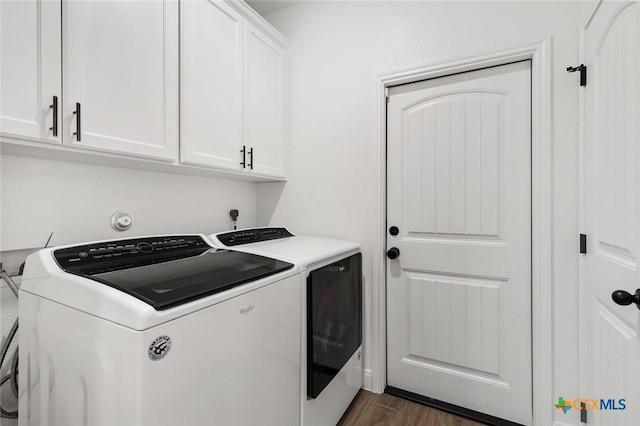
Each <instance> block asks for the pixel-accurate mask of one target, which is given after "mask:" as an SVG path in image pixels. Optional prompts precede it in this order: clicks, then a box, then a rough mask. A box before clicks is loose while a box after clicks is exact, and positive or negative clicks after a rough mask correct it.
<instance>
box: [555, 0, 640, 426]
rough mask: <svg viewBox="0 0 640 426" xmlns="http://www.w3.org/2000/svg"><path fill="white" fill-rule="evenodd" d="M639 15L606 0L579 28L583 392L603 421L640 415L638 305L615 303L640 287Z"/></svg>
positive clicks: (592, 417)
mask: <svg viewBox="0 0 640 426" xmlns="http://www.w3.org/2000/svg"><path fill="white" fill-rule="evenodd" d="M638 22H640V7H639V6H638V5H637V3H635V2H631V1H629V2H624V3H623V2H606V1H605V2H603V3H602V4H601V5H600V7H599V9H598V10H597V13H596V14H595V16H594V17H593V19H592V20H591V22H590V23H589V24H588V26H587V28H586V31H585V34H584V36H585V37H584V41H585V45H584V46H585V51H584V54H585V57H584V63H585V65H587V70H588V74H587V77H588V79H587V86H586V87H585V89H584V90H585V97H584V111H585V117H584V157H583V158H584V161H585V162H584V182H585V186H584V204H583V206H584V224H583V232H585V233H586V235H587V241H588V245H587V254H586V255H583V256H582V257H581V258H582V265H581V266H582V267H581V272H582V278H581V290H582V297H581V305H580V312H581V321H580V325H581V339H580V342H581V355H582V357H581V359H582V362H581V369H580V371H581V375H580V397H581V398H589V399H598V400H600V399H603V400H604V402H603V403H601V402H598V405H600V404H602V405H601V406H599V407H598V408H599V409H595V407H594V406H593V404H592V403H587V407H586V409H587V410H586V414H587V417H588V422H589V424H597V425H607V426H609V425H611V426H615V425H632V424H638V422H639V420H638V419H639V418H640V385H639V383H640V372H639V370H638V368H637V363H638V360H640V342H639V341H638V312H639V311H638V309H636V306H635V305H633V304H631V305H630V306H619V305H617V304H615V303H614V302H613V300H612V293H613V292H614V291H616V290H624V291H627V292H629V293H630V294H633V293H635V291H636V289H637V288H639V287H640V276H639V270H638V259H639V256H640V226H639V225H640V223H639V221H640V207H639V205H638V202H639V201H640V197H639V196H638V191H639V190H640V181H639V179H640V175H639V174H638V167H639V165H640V148H639V146H638V145H639V144H640V139H639V136H640V130H639V127H638V123H639V122H640V110H639V107H638V102H639V101H640V92H639V91H640V85H639V84H638V69H640V68H639V66H640V62H639V60H640V55H639V54H638V49H639V48H640V41H639V40H640V31H639V30H638ZM564 399H565V402H566V401H567V400H569V399H570V398H569V397H568V396H566V395H565V396H564ZM622 399H624V400H625V401H620V400H622ZM610 400H613V401H610ZM612 403H614V404H613V405H612ZM623 406H624V407H623ZM575 408H576V407H573V408H571V409H569V410H568V411H570V410H573V409H575ZM622 408H624V409H622Z"/></svg>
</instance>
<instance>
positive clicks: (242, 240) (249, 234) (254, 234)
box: [216, 228, 293, 247]
mask: <svg viewBox="0 0 640 426" xmlns="http://www.w3.org/2000/svg"><path fill="white" fill-rule="evenodd" d="M216 237H217V238H218V240H220V242H221V243H222V244H224V245H225V246H227V247H232V246H239V245H242V244H250V243H259V242H260V241H269V240H277V239H279V238H289V237H293V234H292V233H291V232H289V230H288V229H287V228H253V229H242V230H239V231H232V232H226V233H224V234H218V235H216Z"/></svg>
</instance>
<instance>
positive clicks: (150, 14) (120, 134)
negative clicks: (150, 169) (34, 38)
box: [63, 0, 178, 160]
mask: <svg viewBox="0 0 640 426" xmlns="http://www.w3.org/2000/svg"><path fill="white" fill-rule="evenodd" d="M63 25H64V26H63V37H64V39H63V48H64V54H63V58H64V67H63V70H64V83H65V85H64V90H65V100H64V103H65V106H66V108H65V119H64V130H65V132H66V133H65V134H64V143H65V144H69V145H73V146H75V147H78V148H89V149H98V150H102V151H111V152H122V153H127V154H133V155H139V156H144V157H152V158H157V159H164V160H175V159H176V157H177V154H178V153H177V150H178V3H177V0H162V1H143V0H135V1H104V0H98V1H90V0H87V1H81V0H78V1H66V2H63ZM78 104H79V105H80V114H78V113H76V114H74V111H77V105H78Z"/></svg>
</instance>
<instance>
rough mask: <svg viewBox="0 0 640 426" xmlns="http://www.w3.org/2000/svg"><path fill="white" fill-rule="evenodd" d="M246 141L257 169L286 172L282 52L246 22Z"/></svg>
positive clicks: (264, 34) (253, 167)
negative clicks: (283, 156)
mask: <svg viewBox="0 0 640 426" xmlns="http://www.w3.org/2000/svg"><path fill="white" fill-rule="evenodd" d="M245 46H246V47H245V50H246V52H245V58H246V60H245V76H244V79H245V93H244V102H245V107H244V111H245V117H244V129H245V130H244V131H245V145H246V146H247V147H249V149H252V151H250V152H252V155H251V156H250V161H251V163H250V166H251V168H252V170H253V171H254V172H255V173H260V174H264V175H272V176H282V175H283V160H282V155H283V148H284V147H283V138H284V133H283V116H282V114H283V103H282V97H283V79H284V76H283V71H284V67H283V61H284V58H283V55H284V50H283V48H282V47H280V46H279V45H278V44H276V43H275V41H274V40H273V39H271V38H270V37H269V36H268V35H267V34H266V33H265V32H263V31H261V30H260V29H258V28H256V27H255V26H254V25H252V24H251V23H249V22H247V27H246V33H245Z"/></svg>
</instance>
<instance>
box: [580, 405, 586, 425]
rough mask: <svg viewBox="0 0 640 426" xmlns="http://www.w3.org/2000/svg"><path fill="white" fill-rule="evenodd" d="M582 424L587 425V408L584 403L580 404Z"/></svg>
mask: <svg viewBox="0 0 640 426" xmlns="http://www.w3.org/2000/svg"><path fill="white" fill-rule="evenodd" d="M580 423H587V407H586V404H585V403H584V402H581V403H580Z"/></svg>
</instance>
